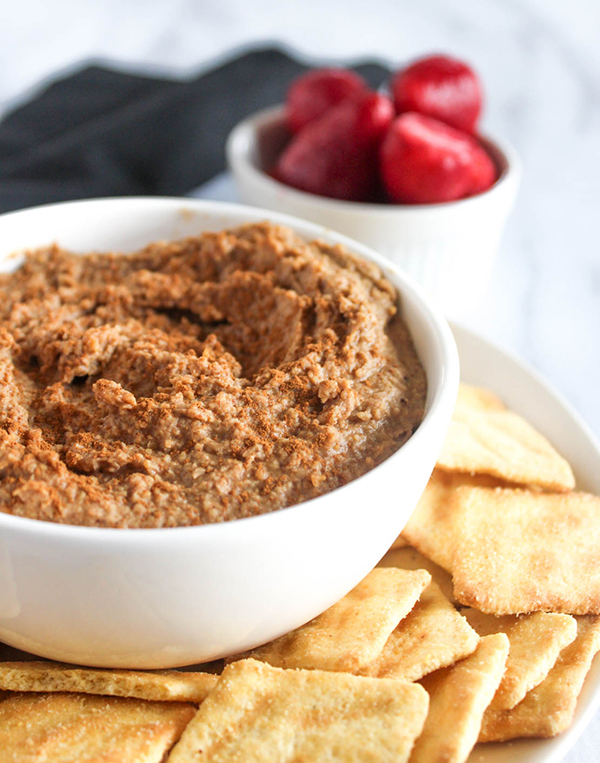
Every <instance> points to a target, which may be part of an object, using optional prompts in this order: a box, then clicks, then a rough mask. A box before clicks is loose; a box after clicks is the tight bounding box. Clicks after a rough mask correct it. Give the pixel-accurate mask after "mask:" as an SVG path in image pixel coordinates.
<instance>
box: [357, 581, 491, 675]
mask: <svg viewBox="0 0 600 763" xmlns="http://www.w3.org/2000/svg"><path fill="white" fill-rule="evenodd" d="M478 642H479V636H478V635H477V633H476V632H475V631H474V630H473V628H471V626H470V625H469V623H468V622H467V620H466V619H465V618H464V617H463V616H462V615H461V614H459V613H458V612H457V611H456V609H455V608H454V607H453V606H452V604H451V603H450V602H449V601H448V599H447V598H446V597H445V596H444V594H443V593H442V592H441V590H440V588H439V586H437V585H436V584H435V583H433V582H432V583H431V584H430V585H429V586H428V587H427V588H426V589H425V590H424V591H423V593H422V594H421V598H420V599H419V601H418V602H417V603H416V604H415V606H414V609H413V610H412V611H411V612H409V614H408V615H407V616H406V617H405V618H403V619H402V620H401V621H400V623H399V624H398V626H397V627H396V628H395V630H393V631H392V633H391V634H390V637H389V638H388V640H387V642H386V644H385V646H384V647H383V650H382V652H381V654H380V655H379V657H378V658H377V659H376V660H374V662H372V663H371V664H370V665H367V667H366V668H363V670H361V675H368V676H377V677H379V678H396V679H399V680H403V681H416V680H418V679H419V678H422V677H423V676H425V675H427V674H428V673H431V672H432V671H434V670H437V669H438V668H443V667H446V666H447V665H452V664H453V663H454V662H456V661H457V660H460V659H461V658H462V657H465V656H466V655H468V654H471V653H472V652H473V651H474V650H475V649H476V648H477V644H478Z"/></svg>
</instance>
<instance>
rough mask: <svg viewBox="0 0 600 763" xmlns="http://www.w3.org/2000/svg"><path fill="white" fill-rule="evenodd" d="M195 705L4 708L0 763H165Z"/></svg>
mask: <svg viewBox="0 0 600 763" xmlns="http://www.w3.org/2000/svg"><path fill="white" fill-rule="evenodd" d="M195 712H196V708H195V706H194V705H191V704H187V703H185V704H184V703H179V702H147V701H145V700H140V699H123V698H121V697H119V698H117V697H95V696H90V695H88V694H61V693H55V694H14V695H12V696H10V697H9V698H8V699H5V700H3V701H2V702H0V763H48V761H52V763H75V761H77V763H79V761H81V762H85V763H123V762H124V761H127V763H161V761H162V760H163V759H164V756H165V754H166V753H167V752H168V751H169V750H170V749H171V747H172V745H173V744H174V743H175V742H176V741H177V739H179V737H180V736H181V733H182V732H183V730H184V728H185V727H186V726H187V724H188V723H189V721H190V720H191V719H192V718H193V717H194V714H195Z"/></svg>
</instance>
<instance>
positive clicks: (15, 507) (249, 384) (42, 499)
mask: <svg viewBox="0 0 600 763" xmlns="http://www.w3.org/2000/svg"><path fill="white" fill-rule="evenodd" d="M425 393H426V379H425V374H424V371H423V369H422V367H421V365H420V364H419V361H418V359H417V357H416V355H415V352H414V349H413V346H412V342H411V339H410V336H409V334H408V331H407V329H406V327H405V325H404V324H403V323H402V321H401V320H400V318H399V317H398V314H397V311H396V293H395V291H394V289H393V287H392V286H391V285H390V284H389V283H388V282H387V281H386V280H385V279H384V278H383V276H382V274H381V273H380V271H379V270H378V269H377V267H375V266H374V265H372V264H369V263H366V262H363V261H358V260H356V259H354V258H353V257H351V256H350V255H348V254H347V253H346V252H345V251H344V250H342V249H341V248H339V247H334V248H332V247H328V246H325V245H324V244H322V243H319V242H313V243H310V244H306V243H304V242H303V241H301V240H300V239H298V238H297V237H296V236H295V235H294V234H292V232H291V231H289V230H287V229H285V228H278V227H273V226H271V225H269V224H266V223H264V224H260V225H247V226H244V227H241V228H237V229H235V230H229V231H223V232H220V233H206V234H204V235H201V236H198V237H194V238H189V239H186V240H183V241H177V242H174V243H165V242H160V243H156V244H152V245H150V246H148V247H146V248H145V249H143V250H141V251H139V252H137V253H135V254H133V255H122V254H89V255H83V256H81V255H75V254H70V253H68V252H65V251H63V250H61V249H60V248H58V247H55V246H54V247H49V248H47V249H43V250H39V251H35V252H32V253H29V254H28V255H27V258H26V261H25V264H24V265H23V266H22V267H20V268H19V269H18V270H17V271H16V272H15V273H13V274H11V275H4V276H0V510H1V511H4V512H8V513H10V514H15V515H19V516H25V517H32V518H35V519H43V520H49V521H52V522H63V523H68V524H76V525H94V526H104V527H172V526H176V525H196V524H202V523H208V522H221V521H223V520H230V519H236V518H239V517H247V516H251V515H254V514H261V513H264V512H269V511H273V510H274V509H279V508H282V507H284V506H289V505H291V504H295V503H299V502H301V501H305V500H307V499H309V498H312V497H314V496H317V495H320V494H322V493H325V492H327V491H329V490H332V489H334V488H336V487H338V486H340V485H343V484H344V483H346V482H348V481H350V480H352V479H354V478H355V477H358V476H359V475H361V474H363V473H364V472H366V471H368V470H369V469H371V468H372V467H373V466H375V465H376V464H378V463H379V462H380V461H382V460H383V459H385V458H386V457H388V456H389V455H390V454H391V453H393V452H394V451H395V450H397V449H398V448H399V447H400V446H401V445H402V443H403V442H404V441H405V440H406V439H407V438H408V437H409V436H410V435H411V433H412V432H413V431H414V430H415V428H416V427H417V426H418V424H419V422H420V421H421V419H422V417H423V410H424V401H425Z"/></svg>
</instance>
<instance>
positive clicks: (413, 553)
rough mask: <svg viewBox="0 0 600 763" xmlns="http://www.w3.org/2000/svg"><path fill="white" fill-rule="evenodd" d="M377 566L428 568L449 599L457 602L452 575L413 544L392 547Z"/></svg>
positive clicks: (411, 568)
mask: <svg viewBox="0 0 600 763" xmlns="http://www.w3.org/2000/svg"><path fill="white" fill-rule="evenodd" d="M377 566H378V567H399V568H400V569H402V570H427V572H428V573H429V574H430V575H431V579H432V580H433V582H434V583H437V584H438V585H439V587H440V588H441V591H442V593H443V594H444V596H445V597H446V598H447V599H448V601H451V602H452V603H453V604H454V603H455V602H454V588H453V586H452V576H451V575H450V574H449V573H448V572H446V570H445V569H443V568H442V567H440V566H439V565H438V564H436V563H435V562H432V561H431V559H429V558H428V557H426V556H425V555H424V554H422V553H421V552H420V551H417V549H416V548H413V547H412V546H409V545H405V546H402V547H401V548H392V549H390V551H388V552H387V554H386V555H385V556H384V557H383V559H382V560H381V561H380V562H379V564H378V565H377Z"/></svg>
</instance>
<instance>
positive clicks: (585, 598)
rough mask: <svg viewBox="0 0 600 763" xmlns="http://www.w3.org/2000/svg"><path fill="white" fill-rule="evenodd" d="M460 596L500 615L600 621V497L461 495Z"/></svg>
mask: <svg viewBox="0 0 600 763" xmlns="http://www.w3.org/2000/svg"><path fill="white" fill-rule="evenodd" d="M454 510H455V514H454V534H455V535H454V540H455V552H454V556H453V560H452V572H453V579H454V595H455V597H456V598H457V599H458V601H460V602H461V603H462V604H465V605H467V606H470V607H474V608H476V609H479V610H481V611H482V612H487V613H490V614H496V615H506V614H521V613H526V612H537V611H545V612H562V613H565V614H580V615H584V614H600V498H599V497H597V496H594V495H589V494H587V493H566V494H559V493H554V494H549V493H540V492H533V491H529V490H518V489H514V490H513V489H500V488H496V489H489V488H467V487H465V488H460V489H459V490H458V491H457V494H456V497H455V504H454Z"/></svg>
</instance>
